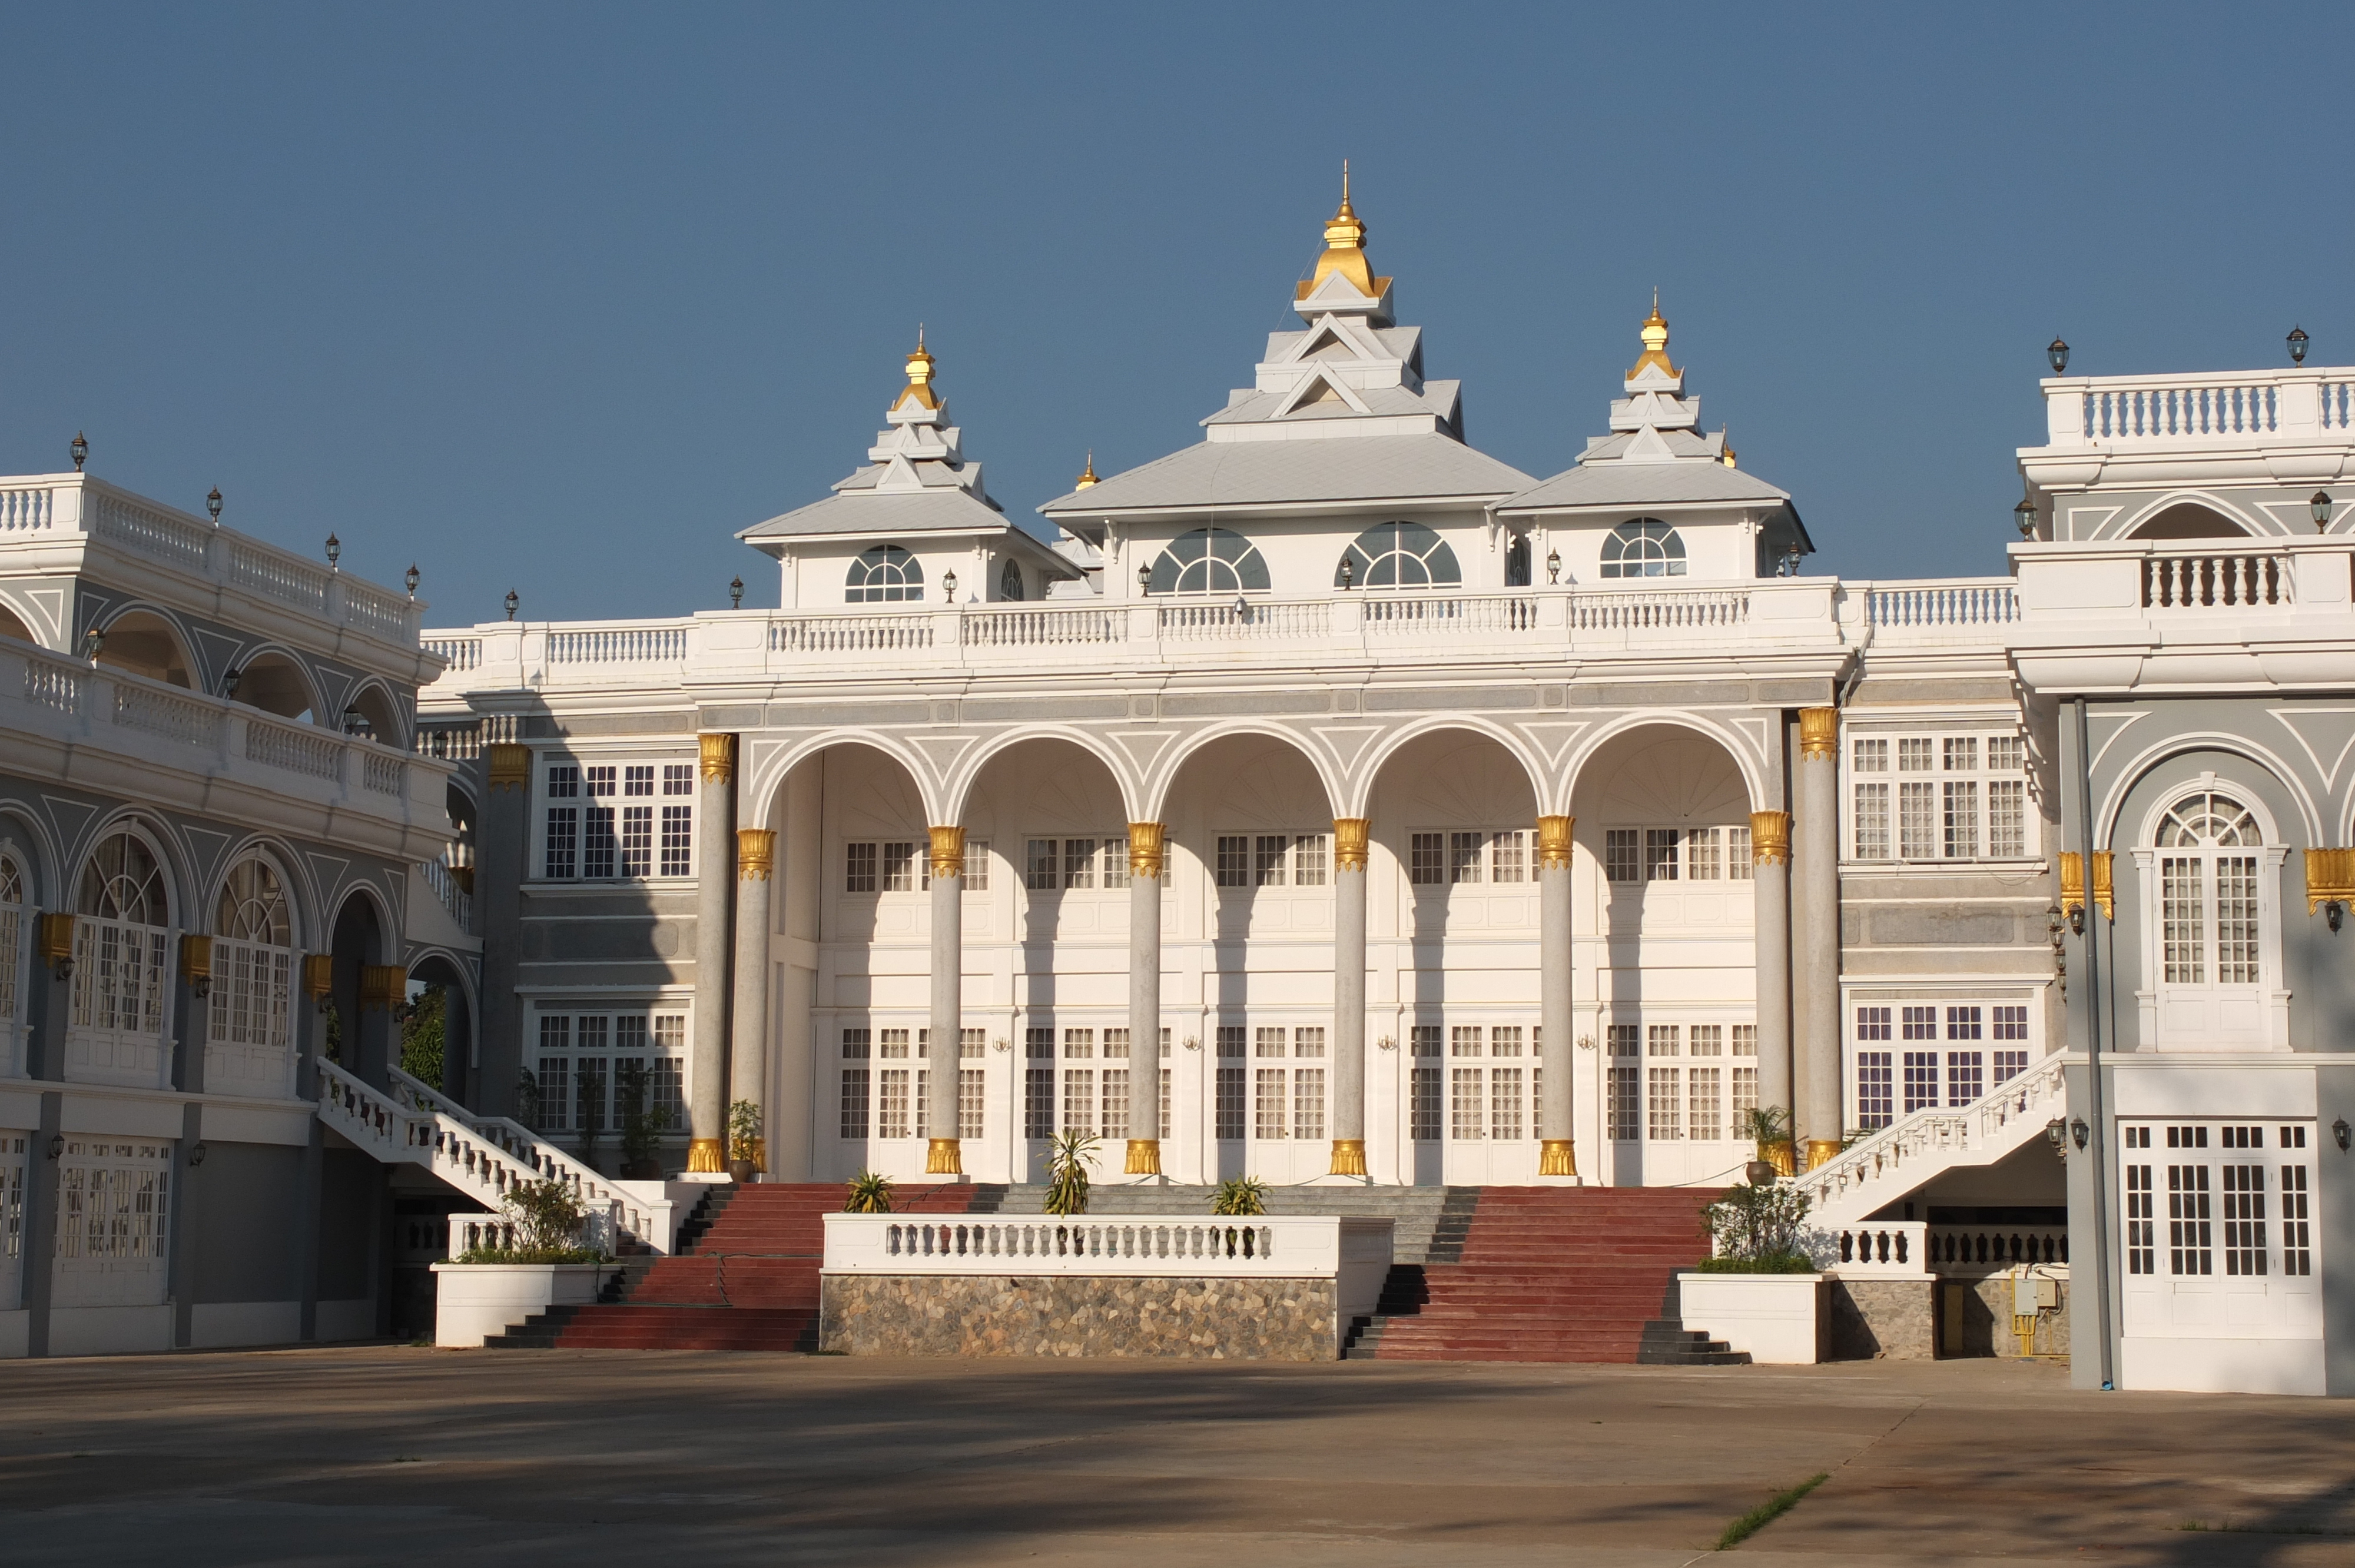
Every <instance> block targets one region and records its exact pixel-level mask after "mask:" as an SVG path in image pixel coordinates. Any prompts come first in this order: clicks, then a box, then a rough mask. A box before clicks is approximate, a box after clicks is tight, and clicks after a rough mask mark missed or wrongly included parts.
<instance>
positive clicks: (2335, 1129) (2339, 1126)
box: [2330, 1116, 2350, 1154]
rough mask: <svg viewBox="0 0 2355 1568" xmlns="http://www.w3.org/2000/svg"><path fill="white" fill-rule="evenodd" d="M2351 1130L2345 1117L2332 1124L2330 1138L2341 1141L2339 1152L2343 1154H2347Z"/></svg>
mask: <svg viewBox="0 0 2355 1568" xmlns="http://www.w3.org/2000/svg"><path fill="white" fill-rule="evenodd" d="M2349 1131H2350V1128H2348V1126H2347V1118H2345V1117H2343V1116H2342V1117H2340V1118H2339V1119H2338V1120H2337V1121H2334V1122H2332V1123H2331V1124H2330V1136H2331V1137H2333V1138H2335V1139H2338V1140H2339V1153H2341V1154H2344V1153H2346V1152H2347V1134H2348V1132H2349Z"/></svg>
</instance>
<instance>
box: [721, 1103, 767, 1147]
mask: <svg viewBox="0 0 2355 1568" xmlns="http://www.w3.org/2000/svg"><path fill="white" fill-rule="evenodd" d="M760 1148H761V1107H759V1106H756V1105H754V1104H753V1103H752V1102H751V1100H738V1101H737V1102H736V1103H735V1104H733V1105H731V1106H730V1107H728V1158H729V1159H730V1160H758V1159H759V1158H760V1157H761V1152H760Z"/></svg>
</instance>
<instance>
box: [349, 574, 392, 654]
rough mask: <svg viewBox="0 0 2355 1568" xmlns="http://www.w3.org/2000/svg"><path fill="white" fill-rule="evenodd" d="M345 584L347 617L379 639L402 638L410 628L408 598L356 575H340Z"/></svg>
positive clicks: (353, 623) (388, 640) (354, 624)
mask: <svg viewBox="0 0 2355 1568" xmlns="http://www.w3.org/2000/svg"><path fill="white" fill-rule="evenodd" d="M338 580H339V581H340V582H341V583H342V584H343V587H344V618H345V619H346V620H348V621H349V622H350V623H351V624H352V625H353V626H355V627H357V628H358V629H359V630H362V631H365V632H367V633H368V635H369V636H370V637H374V638H376V639H378V641H385V642H399V641H402V640H403V639H404V638H406V636H407V635H408V632H409V601H408V600H407V599H402V598H401V597H400V595H399V594H397V593H394V592H392V591H391V590H390V589H389V588H378V587H377V586H376V585H375V584H374V583H368V582H362V581H360V580H359V579H358V578H357V577H339V578H338Z"/></svg>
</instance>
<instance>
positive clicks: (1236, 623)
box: [1157, 599, 1333, 642]
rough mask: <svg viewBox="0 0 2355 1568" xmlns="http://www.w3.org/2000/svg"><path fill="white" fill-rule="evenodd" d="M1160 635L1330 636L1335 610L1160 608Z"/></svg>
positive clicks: (1239, 605)
mask: <svg viewBox="0 0 2355 1568" xmlns="http://www.w3.org/2000/svg"><path fill="white" fill-rule="evenodd" d="M1157 621H1158V625H1159V627H1160V630H1161V635H1162V636H1163V637H1165V638H1167V639H1169V640H1171V641H1179V642H1213V641H1215V642H1240V641H1275V640H1278V639H1291V638H1303V637H1325V636H1328V635H1330V633H1331V631H1332V625H1333V607H1332V606H1331V604H1329V603H1327V602H1322V601H1315V600H1312V601H1308V602H1305V603H1303V602H1297V601H1294V602H1282V601H1278V602H1273V603H1271V602H1267V601H1264V600H1263V601H1262V602H1260V603H1258V604H1253V603H1252V602H1251V601H1250V600H1248V599H1245V600H1241V601H1239V602H1235V603H1223V604H1213V603H1198V604H1168V603H1164V604H1162V605H1160V606H1159V608H1158V612H1157Z"/></svg>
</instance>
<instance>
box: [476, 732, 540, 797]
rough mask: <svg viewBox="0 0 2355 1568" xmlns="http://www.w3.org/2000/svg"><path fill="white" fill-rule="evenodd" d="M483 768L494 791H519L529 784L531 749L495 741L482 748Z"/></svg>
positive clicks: (508, 742)
mask: <svg viewBox="0 0 2355 1568" xmlns="http://www.w3.org/2000/svg"><path fill="white" fill-rule="evenodd" d="M483 766H484V768H485V770H486V771H487V772H488V773H489V774H490V781H491V788H492V789H523V788H525V787H526V786H527V785H528V784H529V783H530V782H531V747H528V746H517V745H516V744H515V743H514V742H513V741H506V740H502V741H496V742H494V743H493V744H491V745H489V746H486V747H483Z"/></svg>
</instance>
